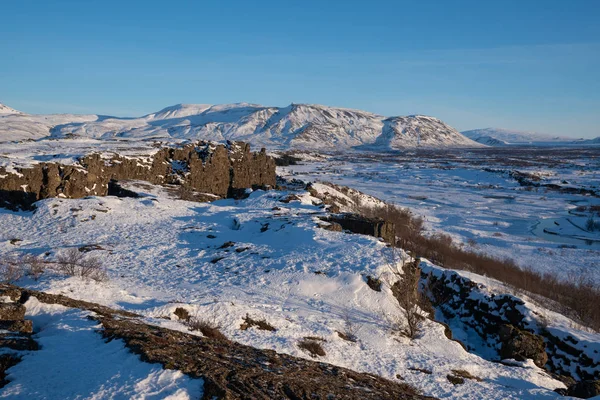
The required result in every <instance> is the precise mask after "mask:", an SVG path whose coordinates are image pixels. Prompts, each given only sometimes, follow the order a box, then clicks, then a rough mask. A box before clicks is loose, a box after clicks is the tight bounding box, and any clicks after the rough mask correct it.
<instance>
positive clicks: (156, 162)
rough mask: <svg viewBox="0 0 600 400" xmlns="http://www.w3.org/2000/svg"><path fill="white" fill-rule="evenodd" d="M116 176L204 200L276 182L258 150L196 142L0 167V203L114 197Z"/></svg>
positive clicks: (15, 204) (18, 205)
mask: <svg viewBox="0 0 600 400" xmlns="http://www.w3.org/2000/svg"><path fill="white" fill-rule="evenodd" d="M121 180H142V181H147V182H150V183H152V184H161V185H177V186H178V187H179V188H180V189H181V190H182V191H187V192H190V193H192V194H194V193H199V194H205V195H209V196H205V198H204V199H205V200H206V199H213V200H214V199H218V198H225V197H238V196H240V195H242V194H243V193H244V191H245V190H246V189H248V188H253V187H254V188H257V187H263V188H264V187H268V186H275V184H276V181H275V162H274V160H273V159H272V158H271V157H269V156H268V155H267V154H266V152H265V151H264V149H263V150H262V151H260V152H258V153H251V152H250V146H249V145H248V144H246V143H241V142H232V143H228V144H227V145H217V144H213V143H210V142H198V143H194V144H188V145H185V146H182V147H166V148H162V149H160V150H159V151H158V152H156V153H155V154H154V155H153V156H149V157H125V156H120V155H118V154H115V155H112V156H111V157H110V158H106V156H105V155H102V154H99V153H93V154H88V155H86V156H84V157H82V158H80V160H79V163H78V164H77V165H63V164H60V163H50V162H43V163H39V164H35V165H33V166H32V167H30V168H14V169H12V170H8V169H7V168H6V167H0V204H1V205H3V206H5V207H8V208H13V209H15V208H23V209H30V208H31V207H32V205H33V203H34V202H36V201H38V200H41V199H45V198H49V197H65V198H82V197H85V196H105V195H108V194H117V195H118V194H119V192H118V190H119V188H118V186H116V185H115V182H116V181H121ZM192 197H193V196H192Z"/></svg>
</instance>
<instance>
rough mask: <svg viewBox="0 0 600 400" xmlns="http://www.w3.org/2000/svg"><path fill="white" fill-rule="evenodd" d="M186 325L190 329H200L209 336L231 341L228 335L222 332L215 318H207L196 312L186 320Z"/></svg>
mask: <svg viewBox="0 0 600 400" xmlns="http://www.w3.org/2000/svg"><path fill="white" fill-rule="evenodd" d="M185 325H186V326H187V327H188V329H189V330H190V331H200V332H201V333H202V334H203V335H204V336H206V337H207V338H211V339H217V340H222V341H229V339H227V336H225V335H224V334H223V333H221V330H220V329H221V327H220V326H219V325H218V324H217V322H216V321H215V318H205V317H201V316H199V315H198V314H196V315H194V316H190V317H189V318H188V319H187V320H185Z"/></svg>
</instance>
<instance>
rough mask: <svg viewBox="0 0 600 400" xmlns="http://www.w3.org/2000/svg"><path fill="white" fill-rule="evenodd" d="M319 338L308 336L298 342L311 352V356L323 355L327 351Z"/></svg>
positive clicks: (300, 346)
mask: <svg viewBox="0 0 600 400" xmlns="http://www.w3.org/2000/svg"><path fill="white" fill-rule="evenodd" d="M318 339H319V338H313V337H312V336H307V337H305V338H304V339H302V340H300V341H299V342H298V347H299V348H301V349H302V350H305V351H306V352H308V354H310V356H311V357H318V356H321V357H323V356H325V354H326V353H325V350H324V349H323V346H321V343H319V342H318V341H317V340H318Z"/></svg>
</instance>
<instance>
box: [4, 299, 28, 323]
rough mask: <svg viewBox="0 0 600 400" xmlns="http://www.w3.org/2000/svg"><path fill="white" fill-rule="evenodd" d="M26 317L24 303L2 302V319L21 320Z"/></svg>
mask: <svg viewBox="0 0 600 400" xmlns="http://www.w3.org/2000/svg"><path fill="white" fill-rule="evenodd" d="M24 318H25V306H24V305H22V304H18V303H0V321H20V320H23V319H24Z"/></svg>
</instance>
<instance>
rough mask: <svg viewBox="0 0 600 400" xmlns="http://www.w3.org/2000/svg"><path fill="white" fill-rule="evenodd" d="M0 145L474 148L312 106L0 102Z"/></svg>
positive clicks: (416, 119) (425, 131)
mask: <svg viewBox="0 0 600 400" xmlns="http://www.w3.org/2000/svg"><path fill="white" fill-rule="evenodd" d="M0 107H1V108H0V110H2V111H1V114H0V141H20V140H27V139H30V140H38V139H42V138H52V139H60V138H93V139H156V140H164V139H166V140H186V139H189V140H198V139H203V140H213V141H219V142H222V141H226V140H242V141H246V142H249V143H251V144H253V145H254V146H259V147H262V146H264V147H267V148H272V149H287V148H299V149H315V150H318V149H320V150H340V149H350V148H356V149H374V150H375V149H376V150H394V149H401V148H413V147H417V146H421V147H481V146H482V145H481V144H479V143H477V142H474V141H472V140H471V139H469V138H467V137H465V136H463V135H462V134H461V133H460V132H458V131H457V130H456V129H454V128H452V127H451V126H449V125H447V124H445V123H444V122H442V121H441V120H439V119H437V118H434V117H428V116H423V115H410V116H398V117H385V116H382V115H378V114H373V113H370V112H365V111H360V110H351V109H345V108H336V107H327V106H322V105H313V104H291V105H289V106H287V107H266V106H261V105H257V104H249V103H236V104H221V105H210V104H178V105H174V106H171V107H167V108H164V109H162V110H160V111H158V112H155V113H151V114H147V115H144V116H142V117H136V118H120V117H110V116H102V115H72V114H52V115H32V114H26V113H22V112H19V111H16V110H14V109H11V108H10V107H6V106H2V105H0Z"/></svg>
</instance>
